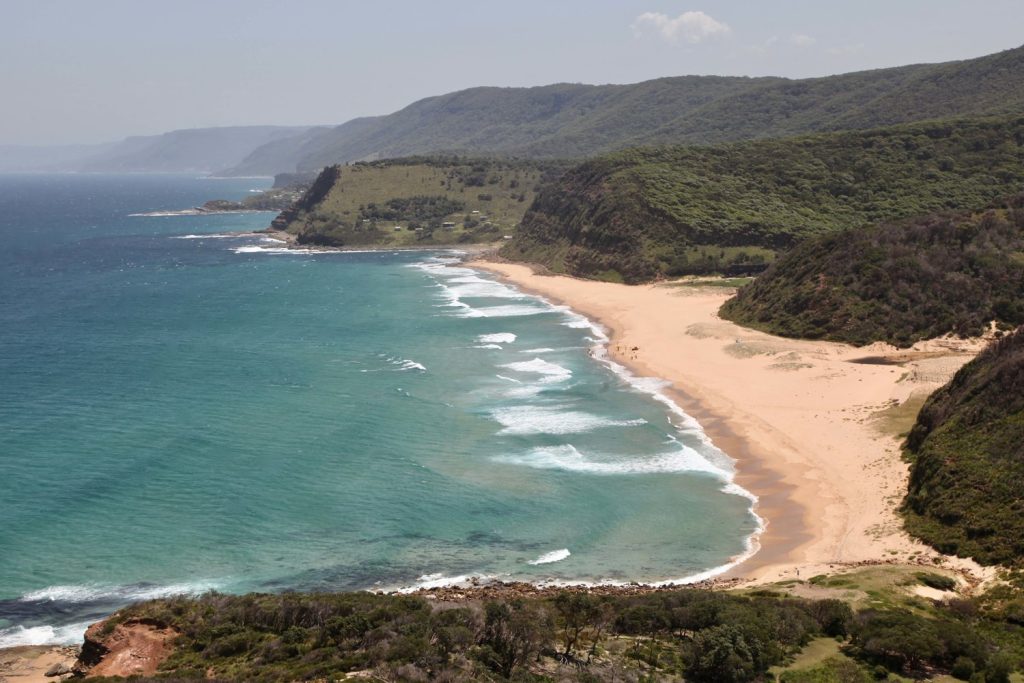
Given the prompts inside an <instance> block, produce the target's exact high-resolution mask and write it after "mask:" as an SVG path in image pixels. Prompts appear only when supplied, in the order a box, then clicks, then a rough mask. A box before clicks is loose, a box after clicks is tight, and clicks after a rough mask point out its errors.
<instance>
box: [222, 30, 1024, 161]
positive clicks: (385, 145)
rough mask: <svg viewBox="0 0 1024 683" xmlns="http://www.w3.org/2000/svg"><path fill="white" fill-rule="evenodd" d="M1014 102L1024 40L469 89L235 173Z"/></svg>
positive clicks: (703, 139)
mask: <svg viewBox="0 0 1024 683" xmlns="http://www.w3.org/2000/svg"><path fill="white" fill-rule="evenodd" d="M1022 110H1024V49H1022V48H1018V49H1015V50H1008V51H1005V52H1000V53H998V54H994V55H989V56H986V57H981V58H978V59H972V60H967V61H962V62H949V63H945V64H920V65H913V66H904V67H898V68H893V69H879V70H874V71H865V72H859V73H851V74H843V75H839V76H830V77H826V78H809V79H801V80H790V79H785V78H724V77H719V76H683V77H676V78H660V79H656V80H652V81H646V82H643V83H636V84H632V85H601V86H593V85H581V84H568V83H561V84H556V85H548V86H544V87H538V88H493V87H488V88H472V89H469V90H462V91H459V92H453V93H448V94H444V95H439V96H436V97H429V98H426V99H423V100H420V101H418V102H414V103H413V104H410V105H409V106H407V107H405V108H404V109H402V110H400V111H397V112H394V113H392V114H389V115H387V116H376V117H369V118H361V119H355V120H352V121H349V122H347V123H345V124H343V125H341V126H337V127H335V128H330V129H323V130H313V131H310V132H306V133H302V134H298V135H295V136H294V137H293V138H292V139H291V140H290V141H287V142H286V143H277V142H275V143H271V144H268V145H267V146H266V147H265V148H263V149H257V150H256V151H255V152H253V154H251V155H250V157H249V158H248V159H246V161H245V162H243V164H242V166H241V167H240V172H245V173H253V172H262V173H274V172H278V171H289V170H294V169H295V168H296V167H297V168H298V169H300V170H313V169H320V168H322V167H324V166H327V165H330V164H337V163H346V162H353V161H361V160H370V159H384V158H394V157H403V156H410V155H415V154H437V153H458V154H464V155H475V156H479V155H492V154H502V155H512V156H517V157H524V158H570V157H574V158H582V157H587V156H593V155H595V154H603V153H608V152H611V151H615V150H621V149H626V148H629V147H637V146H640V145H664V144H691V145H703V144H717V143H723V142H731V141H737V140H749V139H760V138H771V137H782V136H790V135H800V134H804V133H813V132H825V131H836V130H853V129H860V130H862V129H867V128H873V127H878V126H888V125H894V124H900V123H909V122H913V121H922V120H927V119H935V118H946V117H954V116H983V115H997V114H1010V113H1014V112H1020V111H1022ZM274 164H277V165H274Z"/></svg>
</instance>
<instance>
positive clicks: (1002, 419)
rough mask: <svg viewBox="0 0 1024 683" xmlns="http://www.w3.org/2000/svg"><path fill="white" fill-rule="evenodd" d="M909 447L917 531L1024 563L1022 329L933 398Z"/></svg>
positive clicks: (912, 524)
mask: <svg viewBox="0 0 1024 683" xmlns="http://www.w3.org/2000/svg"><path fill="white" fill-rule="evenodd" d="M1019 302H1020V299H1018V303H1019ZM907 453H908V455H909V457H910V458H911V462H912V467H911V474H910V491H909V493H908V494H907V499H906V502H905V503H904V512H905V518H906V524H907V528H908V529H909V530H910V532H911V533H913V534H915V535H917V536H919V537H920V538H922V539H923V540H924V541H926V542H927V543H929V544H931V545H933V546H934V547H935V548H937V549H938V550H940V551H942V552H944V553H949V554H955V555H961V556H964V557H973V558H975V559H976V560H978V561H980V562H984V563H1002V564H1008V565H1017V566H1020V565H1021V564H1022V562H1024V328H1018V329H1017V330H1016V331H1015V332H1014V333H1013V334H1010V335H1008V336H1006V337H1004V338H1002V339H1000V340H998V341H997V342H995V343H994V344H992V345H991V346H990V347H989V348H988V349H987V350H986V351H985V352H984V353H982V354H981V355H979V356H978V357H977V358H976V359H974V360H973V361H971V362H970V363H968V364H967V365H965V366H964V367H963V368H961V370H960V371H959V372H958V373H957V374H956V376H955V377H954V378H953V380H952V381H951V382H950V383H949V384H947V385H946V386H944V387H943V388H941V389H939V390H938V391H936V392H935V393H934V394H933V395H932V396H931V398H929V399H928V402H927V403H926V404H925V405H924V408H922V409H921V413H920V414H919V415H918V418H917V424H916V425H915V426H914V429H913V430H912V431H911V433H910V437H909V439H908V440H907Z"/></svg>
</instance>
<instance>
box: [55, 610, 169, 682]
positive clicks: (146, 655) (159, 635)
mask: <svg viewBox="0 0 1024 683" xmlns="http://www.w3.org/2000/svg"><path fill="white" fill-rule="evenodd" d="M110 623H111V622H109V620H105V621H101V622H98V623H95V624H93V625H92V626H90V627H89V629H88V630H87V631H86V632H85V643H84V644H83V646H82V651H81V653H80V654H79V656H78V662H77V663H76V664H75V672H76V673H77V674H79V675H88V676H152V675H153V674H155V673H156V671H157V668H158V667H159V666H160V663H161V662H163V661H164V660H165V659H167V657H168V656H169V655H170V654H171V652H173V650H174V645H173V641H174V639H175V638H177V637H178V635H180V634H179V633H178V632H177V631H176V630H174V629H172V628H169V627H166V626H165V625H163V624H160V623H157V622H153V621H148V620H129V621H125V622H121V623H116V624H114V625H113V626H112V627H111V626H110Z"/></svg>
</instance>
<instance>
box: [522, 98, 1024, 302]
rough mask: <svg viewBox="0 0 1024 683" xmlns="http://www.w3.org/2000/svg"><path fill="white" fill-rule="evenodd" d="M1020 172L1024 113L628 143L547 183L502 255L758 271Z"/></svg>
mask: <svg viewBox="0 0 1024 683" xmlns="http://www.w3.org/2000/svg"><path fill="white" fill-rule="evenodd" d="M1022 184H1024V118H1021V117H1014V118H1009V119H981V120H970V119H963V120H949V121H936V122H925V123H916V124H909V125H903V126H896V127H891V128H880V129H876V130H871V131H858V132H842V133H830V134H819V135H811V136H804V137H798V138H788V139H779V140H762V141H753V142H742V143H733V144H727V145H719V146H713V147H667V148H655V149H638V150H629V151H625V152H619V153H616V154H611V155H607V156H603V157H598V158H596V159H593V160H590V161H587V162H585V163H583V164H581V165H579V166H577V167H575V168H573V169H571V170H570V171H568V172H566V173H565V174H563V175H562V176H561V177H560V178H559V179H558V180H557V181H555V182H552V183H548V184H545V185H544V186H543V187H542V188H541V190H540V191H539V192H538V196H537V199H536V201H535V202H534V203H533V205H532V206H531V207H530V210H529V211H528V212H527V213H526V215H525V216H524V219H523V223H522V226H521V228H520V230H519V231H518V232H517V233H516V236H515V239H514V240H513V241H512V242H511V243H510V244H508V245H507V246H506V248H505V249H504V250H503V254H504V255H505V256H506V257H508V258H511V259H514V260H522V261H531V262H535V263H540V264H543V265H544V266H547V267H548V268H550V269H551V270H552V271H554V272H564V273H571V274H573V275H579V276H583V277H594V278H602V279H608V280H621V281H625V282H642V281H645V280H650V279H654V278H658V277H663V276H675V275H683V274H690V273H704V272H723V271H725V272H728V271H729V270H730V269H731V270H742V269H756V268H757V267H758V266H759V264H760V265H762V267H763V264H764V263H766V262H768V261H771V260H772V259H773V258H774V255H775V254H776V253H777V252H780V251H784V250H787V249H789V248H791V247H792V246H793V245H795V244H796V243H797V242H799V241H800V240H802V239H805V238H808V237H813V236H816V235H823V234H828V233H831V232H836V231H839V230H842V229H846V228H854V227H863V226H865V225H868V224H871V223H875V222H879V221H884V220H893V219H900V218H905V217H910V216H915V215H923V214H927V213H930V212H934V211H940V210H948V209H973V208H977V207H982V206H986V205H987V204H988V203H990V202H992V201H994V200H996V199H997V198H999V197H1000V196H1007V195H1009V194H1012V193H1015V192H1018V191H1019V190H1020V188H1021V186H1022Z"/></svg>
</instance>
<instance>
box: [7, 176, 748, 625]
mask: <svg viewBox="0 0 1024 683" xmlns="http://www.w3.org/2000/svg"><path fill="white" fill-rule="evenodd" d="M265 186H266V183H265V181H254V180H250V179H241V180H212V179H201V178H193V177H189V176H180V175H175V176H166V175H161V176H110V175H106V176H104V175H96V176H93V175H54V176H43V175H37V176H0V297H2V298H0V521H2V523H0V645H9V644H14V643H20V642H43V641H60V640H71V639H75V638H77V637H79V636H80V634H81V631H82V630H83V628H84V626H83V624H84V623H85V622H87V621H88V620H89V619H92V618H95V617H96V616H99V615H102V614H104V613H106V612H109V611H110V610H111V609H113V608H114V607H116V606H118V605H120V604H123V603H125V602H126V601H129V600H132V599H139V598H143V597H149V596H155V595H163V594H170V593H177V592H195V591H201V590H205V589H208V588H216V589H218V590H224V591H248V590H282V589H289V588H294V589H314V588H315V589H360V588H393V587H404V586H410V585H423V584H427V583H430V582H432V581H438V582H443V581H448V580H451V579H453V578H458V577H463V576H493V577H500V578H516V579H527V580H537V581H540V580H547V579H554V580H574V581H575V580H587V581H599V580H612V581H628V580H665V579H676V578H681V577H687V576H692V575H695V574H699V573H702V572H706V571H708V570H712V569H714V568H716V567H720V566H722V565H724V564H726V563H728V562H729V561H730V558H733V557H735V556H737V555H739V554H741V553H743V552H744V551H745V549H746V547H747V546H746V539H747V538H748V537H749V536H750V534H751V533H752V532H754V531H755V529H756V526H757V519H756V517H755V516H754V515H753V514H752V512H751V510H750V507H751V501H750V498H749V497H746V496H744V495H739V494H740V493H741V492H740V491H738V490H737V489H735V487H732V486H730V485H729V484H728V482H729V472H730V465H729V462H728V459H727V458H725V457H724V456H723V455H722V454H721V453H719V452H718V451H716V450H715V449H714V448H713V446H711V445H710V444H709V443H707V441H706V439H705V438H704V437H703V435H702V434H701V433H700V431H699V429H698V428H697V427H696V426H695V425H694V424H693V423H692V421H689V420H688V419H687V418H685V416H683V415H681V414H677V413H676V412H674V411H673V410H672V407H671V406H669V405H667V404H666V402H664V401H663V400H659V398H658V396H656V395H655V390H656V388H657V387H656V385H654V384H653V383H651V382H649V381H648V382H644V381H639V380H634V379H632V378H629V377H628V376H627V375H625V374H624V373H622V372H616V368H614V367H613V366H611V365H610V364H607V363H605V362H603V361H601V359H600V358H601V355H602V354H601V350H602V349H601V346H600V341H601V333H600V331H599V330H596V329H594V328H592V327H591V326H590V325H589V324H588V323H587V321H585V320H583V319H582V318H580V317H579V316H576V315H575V314H573V313H572V312H570V311H567V310H565V309H562V308H558V307H554V306H551V305H549V304H547V303H545V302H543V301H541V300H538V299H536V298H533V297H530V296H527V295H524V294H521V293H519V292H517V291H515V290H513V289H511V288H509V287H507V286H505V285H502V284H499V283H497V282H494V281H493V280H492V279H490V278H489V277H488V276H486V275H483V274H481V273H478V272H474V271H472V270H468V269H466V268H463V267H461V266H460V265H459V264H458V263H457V260H456V256H455V255H453V254H451V253H446V252H435V253H428V252H415V253H413V252H404V253H379V252H378V253H344V254H342V253H332V254H306V253H279V252H280V251H281V250H280V249H279V248H277V247H279V245H277V244H276V243H272V242H268V241H266V240H265V239H264V238H260V237H259V236H243V237H224V236H223V235H224V234H225V233H230V232H235V231H248V230H253V229H258V228H262V227H263V226H265V225H266V224H267V223H268V222H269V220H270V218H271V216H270V215H269V214H246V215H222V216H164V217H154V216H137V215H132V214H137V213H143V212H156V211H169V210H176V209H182V208H186V207H189V206H194V205H197V204H201V203H202V202H204V201H206V200H207V199H211V198H214V197H221V198H227V199H236V198H241V197H243V196H245V195H246V193H247V192H249V191H250V190H251V189H259V188H261V187H265ZM203 235H215V236H213V237H202V236H203ZM196 236H200V237H198V238H197V237H196Z"/></svg>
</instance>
